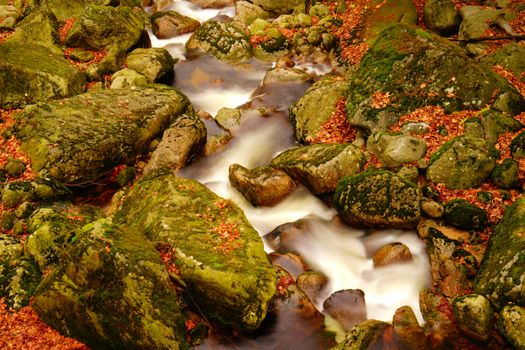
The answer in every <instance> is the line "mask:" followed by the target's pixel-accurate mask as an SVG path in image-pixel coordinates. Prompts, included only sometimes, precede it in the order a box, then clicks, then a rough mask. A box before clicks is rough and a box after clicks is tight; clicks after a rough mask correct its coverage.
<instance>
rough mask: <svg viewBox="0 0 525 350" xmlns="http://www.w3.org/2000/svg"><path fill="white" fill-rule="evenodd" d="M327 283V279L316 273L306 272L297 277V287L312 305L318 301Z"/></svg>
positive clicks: (323, 275)
mask: <svg viewBox="0 0 525 350" xmlns="http://www.w3.org/2000/svg"><path fill="white" fill-rule="evenodd" d="M328 282H329V281H328V277H327V276H326V275H325V274H323V273H321V272H317V271H306V272H304V273H302V274H300V275H299V277H297V286H298V287H299V288H300V289H301V290H302V291H303V292H304V294H306V296H308V299H310V301H311V302H312V303H316V302H317V301H318V300H319V298H320V297H321V293H322V291H323V289H324V288H325V287H326V285H327V284H328Z"/></svg>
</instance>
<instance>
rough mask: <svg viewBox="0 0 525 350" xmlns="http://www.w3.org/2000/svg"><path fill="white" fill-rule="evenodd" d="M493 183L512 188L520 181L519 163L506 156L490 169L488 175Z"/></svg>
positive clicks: (500, 186)
mask: <svg viewBox="0 0 525 350" xmlns="http://www.w3.org/2000/svg"><path fill="white" fill-rule="evenodd" d="M490 178H491V180H492V182H494V185H496V186H498V187H499V188H512V187H516V186H518V185H519V183H520V179H519V163H518V162H517V161H516V160H514V159H510V158H506V159H504V160H503V162H501V163H500V164H496V167H495V168H494V170H493V171H492V174H491V176H490Z"/></svg>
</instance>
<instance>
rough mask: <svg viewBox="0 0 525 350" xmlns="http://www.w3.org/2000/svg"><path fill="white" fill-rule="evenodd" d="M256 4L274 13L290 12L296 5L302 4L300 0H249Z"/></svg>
mask: <svg viewBox="0 0 525 350" xmlns="http://www.w3.org/2000/svg"><path fill="white" fill-rule="evenodd" d="M250 1H251V3H253V4H254V5H257V6H259V7H261V8H262V9H264V10H265V11H268V12H270V13H272V14H275V15H280V14H285V13H291V12H292V11H293V10H294V9H295V7H296V6H298V5H301V4H303V1H302V0H250Z"/></svg>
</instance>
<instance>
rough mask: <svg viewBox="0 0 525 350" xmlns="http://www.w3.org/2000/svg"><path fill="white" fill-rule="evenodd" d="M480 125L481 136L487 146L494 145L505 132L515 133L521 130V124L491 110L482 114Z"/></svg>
mask: <svg viewBox="0 0 525 350" xmlns="http://www.w3.org/2000/svg"><path fill="white" fill-rule="evenodd" d="M481 124H482V125H483V135H484V137H485V140H486V141H487V142H488V143H489V145H495V144H496V143H497V142H498V137H499V136H500V135H502V134H504V133H506V132H512V133H514V132H516V131H519V130H520V129H521V128H523V124H522V123H520V122H519V121H517V120H516V119H514V118H513V117H511V116H510V115H508V114H506V113H501V112H497V111H493V110H489V111H486V112H484V113H483V114H482V120H481Z"/></svg>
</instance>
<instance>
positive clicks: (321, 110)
mask: <svg viewBox="0 0 525 350" xmlns="http://www.w3.org/2000/svg"><path fill="white" fill-rule="evenodd" d="M347 88H348V82H347V81H346V80H343V79H341V78H335V77H326V78H323V79H321V80H319V81H318V82H316V83H315V84H313V85H312V86H311V87H310V88H309V89H308V90H307V91H306V93H305V94H304V95H303V97H301V98H300V99H299V100H298V101H297V102H295V103H294V104H293V105H292V106H291V107H290V121H291V123H292V126H293V128H294V132H295V138H296V139H297V141H299V142H301V143H302V144H309V143H310V142H311V141H312V140H313V139H315V138H316V137H317V135H318V134H319V132H320V131H321V126H322V125H323V124H325V123H326V122H328V120H329V119H330V116H331V115H332V113H333V112H334V110H335V107H336V104H337V101H338V100H339V99H340V98H341V97H343V96H344V95H345V93H346V90H347Z"/></svg>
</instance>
